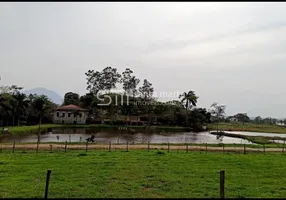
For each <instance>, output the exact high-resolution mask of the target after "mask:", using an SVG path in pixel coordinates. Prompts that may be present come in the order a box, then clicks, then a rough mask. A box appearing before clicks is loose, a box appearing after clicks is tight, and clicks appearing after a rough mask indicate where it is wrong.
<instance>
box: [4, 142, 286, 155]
mask: <svg viewBox="0 0 286 200" xmlns="http://www.w3.org/2000/svg"><path fill="white" fill-rule="evenodd" d="M87 148H88V150H91V149H102V150H109V144H88V147H87ZM149 148H150V150H156V149H157V150H168V145H156V144H152V145H151V144H150V146H149ZM1 149H11V150H12V149H13V144H1ZM36 149H37V144H15V149H14V150H15V151H17V150H35V151H36ZM38 149H39V150H64V149H65V145H64V144H46V143H45V144H39V147H38ZM67 149H68V150H80V149H82V150H85V149H86V144H82V145H79V144H68V145H67ZM132 149H142V150H146V151H147V150H148V145H147V144H129V145H128V150H132ZM112 150H127V145H126V144H112V145H111V151H112ZM169 150H170V151H206V150H207V151H215V152H222V153H223V152H241V153H243V152H244V147H224V148H223V147H207V148H206V147H205V146H188V150H187V147H186V146H179V145H178V146H175V145H170V147H169ZM245 151H246V152H257V153H258V152H260V153H263V152H264V149H263V148H249V147H246V148H245ZM265 152H281V153H282V152H283V150H282V148H266V149H265Z"/></svg>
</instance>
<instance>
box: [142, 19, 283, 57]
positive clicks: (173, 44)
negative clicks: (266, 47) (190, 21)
mask: <svg viewBox="0 0 286 200" xmlns="http://www.w3.org/2000/svg"><path fill="white" fill-rule="evenodd" d="M283 27H286V21H279V22H274V23H270V24H266V25H263V26H258V27H246V28H243V29H242V30H241V29H239V30H237V31H234V32H231V33H224V34H218V35H214V36H211V37H205V38H202V39H192V40H181V41H180V40H177V41H176V40H173V41H169V40H168V41H159V42H157V43H153V44H150V45H149V46H148V48H147V49H146V53H153V52H156V51H160V50H178V49H183V48H186V47H188V46H195V45H200V44H204V43H208V42H212V41H219V40H222V39H225V38H229V37H235V36H240V35H245V34H249V33H255V32H262V31H268V30H272V29H280V28H283Z"/></svg>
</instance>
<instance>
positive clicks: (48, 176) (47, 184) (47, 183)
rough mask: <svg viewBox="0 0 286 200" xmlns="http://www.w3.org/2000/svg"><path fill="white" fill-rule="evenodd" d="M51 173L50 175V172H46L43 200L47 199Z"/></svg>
mask: <svg viewBox="0 0 286 200" xmlns="http://www.w3.org/2000/svg"><path fill="white" fill-rule="evenodd" d="M51 173H52V170H48V172H47V179H46V189H45V199H47V198H48V190H49V183H50V176H51Z"/></svg>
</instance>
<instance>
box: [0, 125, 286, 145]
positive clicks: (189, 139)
mask: <svg viewBox="0 0 286 200" xmlns="http://www.w3.org/2000/svg"><path fill="white" fill-rule="evenodd" d="M232 133H238V134H244V133H243V132H232ZM245 133H246V132H245ZM249 134H251V135H253V134H261V133H253V132H249ZM262 134H263V135H265V133H262ZM91 135H94V136H95V139H94V141H95V142H96V143H109V142H111V143H118V144H123V143H126V142H127V141H128V143H130V144H133V143H134V144H141V143H148V142H150V143H157V144H161V143H177V144H180V143H181V144H183V143H197V144H199V143H208V144H220V143H224V144H234V143H235V144H252V143H251V142H249V141H247V140H244V139H241V138H233V137H227V136H222V137H219V136H216V135H212V134H210V133H209V132H200V133H193V132H168V133H166V132H157V133H150V132H147V131H145V132H144V131H139V130H138V131H137V132H136V131H135V132H133V133H130V132H128V131H126V130H120V131H119V130H114V129H111V130H109V129H98V128H89V129H87V128H54V129H52V130H51V132H47V133H42V134H41V142H65V141H67V142H85V141H86V138H88V137H90V136H91ZM282 135H283V134H279V136H282ZM284 135H285V137H286V134H284ZM14 141H15V142H16V143H28V142H29V143H31V142H33V143H34V142H37V135H36V134H31V135H15V136H12V135H8V136H4V137H2V142H4V143H5V142H14Z"/></svg>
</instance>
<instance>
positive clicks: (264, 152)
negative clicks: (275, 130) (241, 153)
mask: <svg viewBox="0 0 286 200" xmlns="http://www.w3.org/2000/svg"><path fill="white" fill-rule="evenodd" d="M263 153H264V154H265V144H263Z"/></svg>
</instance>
